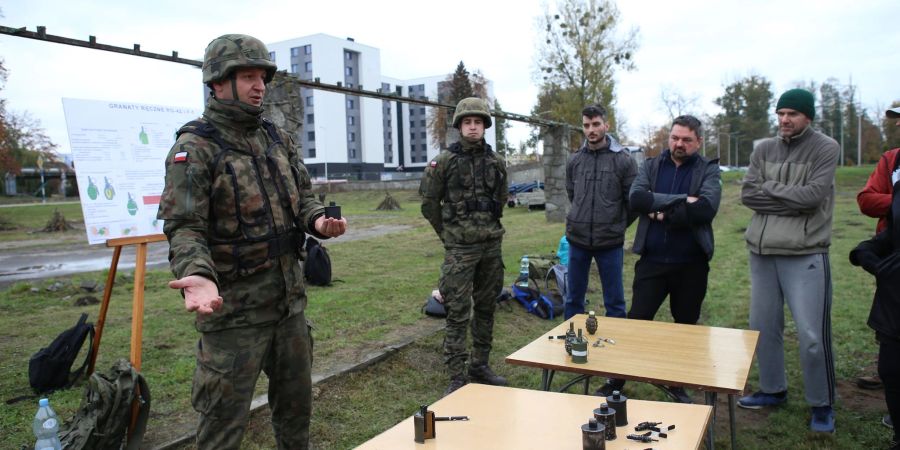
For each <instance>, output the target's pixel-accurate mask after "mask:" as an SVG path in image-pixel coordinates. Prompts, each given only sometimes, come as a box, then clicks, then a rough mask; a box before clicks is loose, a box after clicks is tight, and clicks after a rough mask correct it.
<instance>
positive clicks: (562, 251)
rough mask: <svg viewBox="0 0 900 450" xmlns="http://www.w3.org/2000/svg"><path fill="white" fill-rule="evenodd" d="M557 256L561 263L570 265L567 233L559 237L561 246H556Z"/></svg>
mask: <svg viewBox="0 0 900 450" xmlns="http://www.w3.org/2000/svg"><path fill="white" fill-rule="evenodd" d="M556 256H558V257H559V263H560V264H562V265H564V266H566V267H569V240H568V239H566V235H563V237H562V238H560V239H559V247H557V248H556Z"/></svg>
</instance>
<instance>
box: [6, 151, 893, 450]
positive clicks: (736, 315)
mask: <svg viewBox="0 0 900 450" xmlns="http://www.w3.org/2000/svg"><path fill="white" fill-rule="evenodd" d="M871 170H872V168H871V167H862V168H848V169H841V170H840V171H839V173H838V179H837V205H836V209H835V219H834V238H833V245H832V249H831V263H832V274H833V277H834V279H833V283H834V306H833V311H832V315H833V335H834V343H833V344H834V347H835V353H836V355H837V356H836V371H837V376H838V380H839V384H838V391H839V395H840V399H839V401H838V404H837V405H836V408H837V429H838V431H837V433H836V434H835V435H834V436H831V437H823V436H811V435H810V434H809V433H808V431H807V427H808V420H809V418H808V408H807V406H806V405H805V402H804V401H803V394H802V392H803V390H802V377H801V375H800V369H799V364H798V360H797V344H796V335H795V332H794V330H793V324H792V323H790V322H789V323H788V324H787V327H786V328H787V329H786V332H785V342H786V345H785V347H786V359H787V361H788V377H789V380H790V396H789V402H788V404H787V405H786V406H785V407H782V408H779V409H777V410H774V411H763V412H750V411H743V410H740V411H738V429H739V434H738V439H739V445H740V446H741V447H742V448H798V449H806V448H880V447H885V444H886V443H887V441H888V439H889V437H890V435H889V432H888V430H887V429H885V428H883V427H881V426H880V425H879V424H878V422H879V420H880V417H881V415H882V414H883V413H884V403H883V400H882V399H881V397H880V394H877V393H876V394H872V393H870V392H867V391H859V390H857V389H856V388H855V386H853V385H852V381H853V378H855V377H856V376H857V375H860V374H868V373H869V372H870V371H871V370H872V365H873V362H874V359H875V355H876V345H875V342H874V338H873V333H872V331H871V330H869V329H868V328H867V327H866V325H865V319H866V316H867V314H868V310H869V307H870V305H871V299H872V293H873V289H874V282H873V280H872V278H871V277H870V276H869V275H868V274H866V273H865V272H863V271H862V270H861V269H858V268H855V267H852V266H850V265H849V263H848V261H847V254H848V253H849V251H850V249H851V248H852V247H853V246H854V245H856V243H858V242H859V241H860V240H862V239H865V238H867V237H868V236H869V235H870V234H871V232H872V230H873V229H874V219H869V218H866V217H864V216H862V215H860V214H859V212H858V210H857V208H856V202H855V194H856V192H857V190H858V189H859V188H860V187H861V186H862V185H863V184H864V183H865V179H866V177H867V176H868V174H869V172H870V171H871ZM739 176H740V175H738V174H731V173H729V174H725V176H724V181H725V183H724V188H725V191H724V195H723V200H722V206H721V208H720V210H719V214H718V216H717V218H716V221H715V223H714V227H715V233H716V235H715V238H716V255H715V258H714V259H713V261H712V264H711V272H710V282H709V293H708V295H707V298H706V301H705V303H704V306H703V314H702V317H701V323H702V324H705V325H712V326H723V327H734V328H746V327H747V319H748V312H747V311H748V305H749V287H750V286H749V272H748V268H747V251H746V249H745V246H744V242H743V238H742V234H743V230H744V227H745V226H746V224H747V222H748V220H749V217H750V212H749V210H747V209H746V208H744V207H742V206H741V205H740V204H739V201H738V198H739V179H738V177H739ZM393 194H394V196H395V198H396V199H397V200H398V201H399V202H400V203H401V205H402V206H403V208H404V209H403V210H400V211H390V212H378V211H374V208H375V206H376V205H377V204H378V202H379V201H380V200H381V198H382V197H383V194H382V193H348V194H334V195H330V196H329V200H335V201H337V202H338V203H339V204H341V205H342V206H343V212H344V215H345V216H347V217H348V219H349V220H350V223H351V226H353V227H362V228H365V227H373V226H376V225H384V224H389V225H404V226H408V227H409V228H408V229H407V230H406V231H403V232H401V233H394V234H388V235H383V236H379V237H374V238H371V239H367V240H359V241H352V242H346V243H335V244H332V245H330V247H329V248H330V251H331V255H332V260H333V262H334V270H335V273H334V275H335V277H336V278H337V279H339V280H341V281H339V282H337V283H335V284H334V286H331V287H328V288H316V287H312V288H310V289H309V297H310V306H309V310H308V317H309V318H310V319H311V320H312V321H313V322H314V324H315V331H314V335H315V339H316V354H315V358H316V362H315V365H314V372H315V371H316V368H317V367H324V366H328V365H334V364H336V363H341V362H344V363H346V362H352V359H353V358H354V357H355V355H357V354H358V351H360V350H361V349H366V348H370V347H371V346H373V345H374V346H377V345H378V344H379V343H382V342H391V341H393V340H395V339H396V338H397V336H399V335H409V334H410V333H417V330H419V329H420V328H421V324H422V323H423V322H424V321H430V320H434V319H429V318H426V317H424V316H423V315H422V314H421V313H420V311H419V307H420V306H421V304H422V303H423V302H424V299H425V298H426V297H427V295H428V293H429V292H430V291H431V289H432V288H433V287H434V286H435V285H436V283H437V278H438V272H439V266H440V262H441V260H442V256H443V252H442V249H441V247H440V245H439V242H438V240H437V238H436V237H435V236H434V234H433V231H432V230H431V228H430V227H429V226H428V225H427V223H426V222H425V221H424V219H422V218H421V217H420V215H419V212H418V198H417V196H416V195H415V193H413V192H411V191H410V192H406V191H404V192H399V193H398V192H395V193H393ZM75 206H76V209H77V205H75ZM10 209H11V210H13V211H8V210H10ZM20 209H21V210H22V211H21V212H20V211H19V210H20ZM25 209H27V208H25V207H21V208H19V207H17V208H6V209H2V210H0V217H3V218H5V219H6V222H8V223H9V222H12V223H16V222H17V221H18V220H19V219H18V218H19V217H25V216H26V213H25V211H24V210H25ZM79 211H80V210H79ZM50 212H51V213H52V210H51V211H50ZM40 214H41V213H36V214H34V215H35V216H37V218H36V219H29V220H31V222H29V223H38V224H41V222H42V220H41V218H40ZM44 214H47V213H44ZM27 215H29V216H31V214H30V213H28V214H27ZM46 217H49V215H47V216H46ZM66 217H67V218H69V219H70V220H72V217H70V216H69V213H68V212H66ZM43 221H46V218H44V219H43ZM504 225H505V226H506V228H507V235H506V237H505V239H504V247H503V248H504V262H505V264H506V268H507V270H506V273H507V283H511V282H512V281H513V279H514V277H515V275H516V272H517V270H518V259H519V257H520V256H521V255H522V254H525V253H549V252H550V251H552V250H555V248H556V243H557V241H558V240H559V238H560V236H561V235H562V233H563V228H564V227H563V224H549V223H547V222H546V221H545V220H544V217H543V214H542V213H541V212H528V211H525V210H523V209H522V208H513V209H508V210H506V212H505V216H504ZM30 226H34V225H30ZM633 232H634V227H632V228H631V229H629V235H628V237H627V239H626V240H627V241H629V244H630V239H631V236H632V234H633ZM4 233H24V231H22V229H19V230H14V231H7V232H3V233H0V242H2V241H3V240H4V237H3V234H4ZM19 236H20V237H19V238H18V239H21V236H22V234H20V235H19ZM14 239H15V238H14ZM635 261H636V257H635V256H634V255H631V254H628V253H626V258H625V285H626V298H628V297H630V286H631V277H632V274H633V267H634V262H635ZM592 277H593V279H592V281H591V284H590V286H591V290H590V291H589V292H588V298H589V300H590V301H591V304H593V305H596V304H597V303H598V301H599V299H600V291H599V281H598V280H597V279H596V272H595V273H594V274H592ZM86 278H88V279H93V280H97V281H99V282H101V283H102V282H103V280H104V274H103V273H93V274H85V275H82V276H79V277H76V278H75V279H73V280H72V281H73V283H72V284H73V285H74V286H77V283H78V282H79V281H80V280H81V279H86ZM170 278H171V276H170V274H169V273H168V272H167V271H163V270H160V271H151V272H150V273H149V274H148V277H147V289H146V301H145V304H146V306H145V308H146V309H145V314H144V316H145V322H144V337H143V348H144V352H143V372H144V374H145V375H146V376H147V378H148V381H149V383H150V387H151V390H152V392H153V406H152V415H151V422H150V426H149V432H148V442H151V443H157V444H158V443H161V442H165V441H167V440H168V439H171V438H173V437H175V436H177V434H178V433H179V432H180V431H181V430H183V429H184V428H185V426H186V424H187V426H188V427H189V426H190V424H191V423H192V422H193V420H194V415H193V411H192V410H191V408H190V405H189V398H190V380H191V376H192V372H193V367H194V360H193V348H194V343H195V341H196V338H197V335H196V333H195V331H194V330H193V325H192V317H191V315H190V314H187V313H185V312H184V311H183V306H182V302H181V299H180V297H179V296H178V295H177V294H176V293H175V292H172V291H170V290H168V289H167V288H165V281H167V280H168V279H170ZM49 283H50V281H49V280H47V281H43V282H40V283H34V284H24V283H23V284H18V285H14V286H12V287H11V288H9V289H7V290H4V291H2V292H0V400H6V399H8V398H11V397H15V396H18V395H22V394H24V393H27V392H28V391H29V388H28V380H27V365H28V358H29V357H30V355H31V354H32V353H34V352H35V351H37V350H38V349H39V348H40V347H41V346H44V345H46V344H47V343H49V341H50V340H51V339H52V337H53V336H55V335H56V334H58V333H59V332H60V331H62V329H63V328H65V327H68V326H71V324H74V322H75V320H76V319H77V317H78V314H80V312H82V311H83V312H88V313H89V314H90V315H91V317H92V319H93V318H94V317H95V316H96V314H97V310H98V308H97V306H96V305H93V306H83V307H74V306H72V300H73V299H74V296H77V292H76V289H75V288H74V287H72V288H69V289H67V290H64V292H53V293H51V292H47V291H45V290H43V289H39V290H38V292H33V291H32V288H43V287H44V286H46V285H48V284H49ZM131 284H132V283H131V280H130V279H129V278H128V274H120V275H119V280H118V281H117V284H116V288H115V290H114V295H113V301H112V306H111V309H110V313H109V317H108V320H107V326H106V330H105V331H104V337H103V346H102V347H101V351H100V359H99V362H98V368H100V369H105V368H106V367H109V365H110V364H111V363H112V361H113V360H114V359H115V358H118V357H127V355H128V342H129V332H130V326H129V324H130V322H131V317H130V314H131V292H130V286H131ZM67 295H71V296H73V297H69V298H66V296H67ZM514 306H515V305H514ZM657 320H671V319H670V316H669V311H668V309H667V306H665V305H664V306H663V309H662V310H661V311H660V313H659V314H658V316H657ZM495 322H496V325H495V333H494V335H495V338H494V344H495V345H494V352H493V354H492V360H493V363H492V365H493V367H494V368H495V370H496V371H497V372H499V373H500V374H502V375H504V376H507V377H508V378H509V380H510V384H511V385H512V386H517V387H527V388H535V387H537V386H538V384H539V381H540V371H538V370H535V369H527V368H523V367H515V366H507V365H505V364H504V363H503V358H504V357H505V356H506V355H508V354H510V353H512V352H513V351H514V350H516V349H517V348H519V347H521V346H522V345H524V344H526V343H527V342H530V341H531V340H533V339H534V338H535V337H536V336H538V335H540V334H541V333H543V332H544V331H546V330H547V329H549V328H550V327H551V326H553V325H554V323H555V322H554V323H551V322H548V321H543V320H541V319H539V318H537V317H536V316H531V315H528V314H526V313H525V312H524V310H523V309H521V308H519V307H518V306H515V308H514V309H513V310H512V311H507V310H504V309H500V310H498V313H497V318H496V321H495ZM442 337H443V333H437V334H434V335H422V336H421V338H420V339H418V340H417V341H416V342H415V343H414V344H412V345H410V346H408V347H406V348H404V349H402V350H400V351H398V352H396V353H394V354H393V355H391V356H390V357H389V358H387V359H386V360H385V361H383V362H381V363H378V364H376V365H374V366H371V367H368V368H366V369H364V370H361V371H357V372H353V373H350V374H348V375H345V376H341V377H338V378H336V379H332V380H329V381H327V382H324V383H320V384H318V385H317V386H316V388H315V395H316V397H315V402H314V416H313V424H312V430H311V432H312V444H313V446H314V447H315V448H329V449H330V448H339V449H342V448H352V447H354V446H356V445H358V444H360V443H362V442H364V441H366V440H367V439H369V438H371V437H373V436H375V435H376V434H378V433H380V432H382V431H384V430H385V429H387V428H389V427H391V426H393V425H394V424H396V423H397V422H399V421H401V420H402V419H404V418H405V417H408V416H409V415H411V414H412V413H413V412H414V411H415V409H416V408H417V406H418V405H420V404H427V403H431V402H433V401H434V400H436V399H438V398H439V397H440V396H441V394H442V393H443V390H444V388H445V387H446V384H447V379H446V375H445V374H444V373H443V370H442V369H443V363H442V357H441V339H442ZM661 345H677V343H661ZM558 378H560V377H558ZM561 378H565V377H561ZM756 379H757V378H756V369H755V368H754V369H753V370H752V372H751V375H750V378H749V380H748V383H749V386H748V388H749V389H750V390H754V389H755V388H756ZM592 383H593V385H592V388H593V387H596V386H599V383H600V380H593V382H592ZM263 389H264V382H263V383H262V385H261V387H260V392H264V390H263ZM626 394H627V395H628V396H629V397H631V398H641V399H651V400H663V397H662V394H661V393H660V392H659V391H658V390H657V389H655V388H653V387H651V386H648V385H643V384H639V383H629V384H628V386H627V387H626ZM80 396H81V389H80V388H76V389H70V390H67V391H60V392H57V393H54V394H52V395H51V396H50V399H51V402H52V404H53V405H54V407H55V408H56V409H57V412H59V413H60V415H61V416H63V417H64V418H65V417H68V416H70V415H71V414H72V413H73V412H74V411H75V409H76V408H77V406H78V403H79V401H80ZM694 398H695V400H697V401H702V394H700V393H694ZM720 401H721V402H723V403H721V405H720V406H721V407H720V408H719V418H720V420H719V423H718V429H717V434H716V436H717V445H719V446H722V447H727V445H728V439H729V438H728V433H727V419H726V417H727V415H725V413H726V412H727V408H726V407H725V403H724V399H721V398H720ZM32 403H35V402H22V403H17V404H14V405H5V406H4V407H3V408H2V412H0V436H3V439H2V443H0V448H2V449H7V448H9V449H13V448H19V447H21V445H23V444H28V443H30V442H31V441H30V439H31V430H30V424H31V416H32V414H34V411H35V410H36V407H35V406H34V405H33V404H32ZM185 448H189V446H188V447H185ZM243 448H247V449H264V448H274V442H273V439H272V432H271V427H270V425H269V417H268V411H267V410H262V411H259V412H258V413H257V414H255V415H254V419H253V421H252V424H251V426H250V428H249V430H248V433H247V435H246V436H245V439H244V445H243Z"/></svg>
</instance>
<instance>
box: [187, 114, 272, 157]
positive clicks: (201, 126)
mask: <svg viewBox="0 0 900 450" xmlns="http://www.w3.org/2000/svg"><path fill="white" fill-rule="evenodd" d="M184 133H191V134H196V135H197V136H200V137H202V138H207V139H212V140H213V142H215V143H216V145H218V146H219V152H218V153H216V156H215V157H214V158H213V160H212V163H211V167H215V166H216V165H217V164H218V162H219V158H221V157H222V155H224V154H225V152H226V151H229V150H232V148H231V147H230V146H229V145H228V143H226V142H225V140H224V139H222V135H221V134H220V133H219V130H217V129H216V127H214V126H213V125H212V124H211V123H209V122H204V121H202V120H192V121H190V122H188V123H186V124H184V125H182V127H181V128H180V129H178V131H177V132H176V133H175V139H178V137H179V136H181V135H182V134H184ZM279 142H280V139H279Z"/></svg>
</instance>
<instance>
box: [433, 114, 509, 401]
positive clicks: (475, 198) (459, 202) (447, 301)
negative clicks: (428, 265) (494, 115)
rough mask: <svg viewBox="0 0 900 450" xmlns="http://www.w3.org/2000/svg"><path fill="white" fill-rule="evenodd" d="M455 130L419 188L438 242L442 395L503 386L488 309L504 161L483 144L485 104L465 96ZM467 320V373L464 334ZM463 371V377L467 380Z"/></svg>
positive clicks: (495, 280)
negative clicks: (446, 376) (494, 363)
mask: <svg viewBox="0 0 900 450" xmlns="http://www.w3.org/2000/svg"><path fill="white" fill-rule="evenodd" d="M453 127H454V128H456V129H458V130H459V132H460V140H459V142H457V143H455V144H453V145H451V146H450V148H449V149H447V150H446V151H442V152H441V153H440V154H438V155H437V156H436V157H435V158H434V159H433V160H432V161H431V163H430V164H429V166H428V167H427V168H426V169H425V176H424V178H422V184H421V186H420V187H419V193H420V194H421V195H422V215H423V216H425V218H426V219H428V222H430V223H431V226H432V227H434V231H435V232H436V233H437V235H438V236H439V237H440V238H441V241H442V242H443V243H444V249H445V253H444V264H443V265H442V266H441V281H440V284H439V286H438V289H439V291H440V293H441V295H442V297H443V301H444V306H445V308H446V309H447V328H446V335H445V337H444V357H445V360H446V363H447V368H448V369H449V372H450V386H449V387H448V388H447V391H446V392H445V393H444V395H447V394H449V393H451V392H453V391H455V390H456V389H459V388H460V387H462V386H464V385H465V384H466V383H467V382H468V381H469V379H471V380H472V381H475V382H481V383H486V384H493V385H497V386H505V385H506V379H504V378H503V377H501V376H498V375H496V374H494V372H493V371H492V370H491V368H490V366H488V357H489V356H490V352H491V341H492V340H493V336H492V334H493V328H494V310H495V309H496V306H497V294H498V293H499V292H500V289H501V288H502V286H503V259H502V255H501V250H500V245H501V242H502V241H503V233H504V230H503V225H501V224H500V217H501V216H502V215H503V206H504V205H505V204H506V198H507V196H508V195H509V194H508V186H507V180H506V167H505V166H504V163H503V161H502V160H501V159H500V157H498V156H497V154H496V153H494V151H493V150H492V149H491V146H490V145H488V144H487V143H486V142H485V141H484V130H485V129H487V128H490V127H491V114H490V109H489V108H488V105H487V102H485V101H484V100H482V99H479V98H474V97H473V98H466V99H463V100H461V101H460V102H459V104H458V105H457V106H456V112H455V113H454V115H453ZM470 320H471V322H472V356H471V360H470V361H469V368H468V372H467V371H466V360H467V359H469V355H468V353H467V352H466V333H467V328H468V325H469V321H470ZM467 373H468V377H467V376H466V374H467Z"/></svg>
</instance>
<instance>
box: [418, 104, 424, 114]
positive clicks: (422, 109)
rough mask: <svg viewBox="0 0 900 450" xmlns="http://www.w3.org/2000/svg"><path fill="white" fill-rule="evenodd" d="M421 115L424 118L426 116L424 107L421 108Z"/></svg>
mask: <svg viewBox="0 0 900 450" xmlns="http://www.w3.org/2000/svg"><path fill="white" fill-rule="evenodd" d="M419 114H421V115H423V116H424V115H425V107H424V106H423V107H421V108H419Z"/></svg>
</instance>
